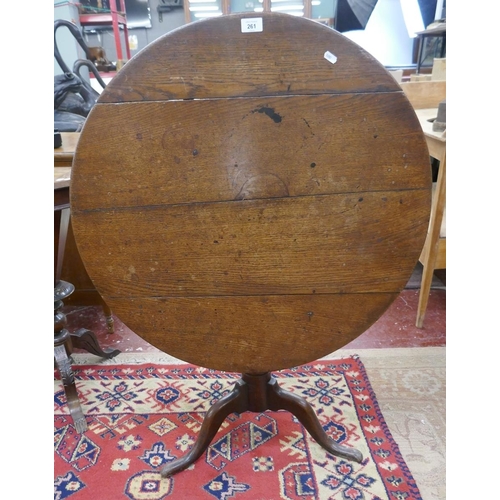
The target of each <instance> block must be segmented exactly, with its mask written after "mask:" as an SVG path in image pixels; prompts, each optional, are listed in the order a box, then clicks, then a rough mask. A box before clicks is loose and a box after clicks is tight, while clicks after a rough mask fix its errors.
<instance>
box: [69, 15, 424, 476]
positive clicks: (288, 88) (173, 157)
mask: <svg viewBox="0 0 500 500" xmlns="http://www.w3.org/2000/svg"><path fill="white" fill-rule="evenodd" d="M430 203H431V168H430V160H429V154H428V150H427V146H426V143H425V138H424V136H423V133H422V130H421V128H420V125H419V122H418V120H417V117H416V115H415V113H414V111H413V108H412V106H411V105H410V103H409V101H408V100H407V98H406V97H405V95H404V94H403V92H402V90H401V88H400V87H399V85H398V84H397V83H396V81H395V80H394V79H393V77H392V76H391V75H390V74H389V73H388V72H387V71H386V70H385V69H384V68H383V67H382V66H381V65H380V64H379V63H378V62H377V61H376V60H375V59H374V58H373V57H372V56H371V55H369V54H368V53H367V52H366V51H364V50H363V49H362V48H360V47H359V46H357V45H356V44H354V43H353V42H351V41H350V40H348V39H347V38H345V37H344V36H343V35H341V34H339V33H337V32H336V31H334V30H333V29H331V28H328V27H326V26H324V25H322V24H320V23H316V22H314V21H311V20H307V19H301V18H298V17H295V16H290V15H287V14H279V13H259V14H255V13H254V14H251V15H248V14H234V15H229V16H221V17H217V18H211V19H207V20H203V21H199V22H194V23H191V24H187V25H185V26H183V27H182V28H180V29H177V30H174V31H172V32H170V33H168V34H166V35H164V36H162V37H161V38H159V39H157V40H156V41H154V42H153V43H151V44H150V45H148V46H147V47H146V48H145V49H143V50H142V51H141V52H139V53H138V54H137V55H136V56H135V57H134V58H133V59H132V60H130V61H129V62H128V63H127V64H126V65H125V66H124V68H123V69H121V70H120V72H119V73H118V74H117V75H116V76H115V78H114V79H113V80H112V81H111V82H110V84H109V85H108V86H107V87H106V89H105V90H104V91H103V93H102V94H101V97H100V99H99V101H98V103H97V104H96V105H95V107H94V109H93V110H92V112H91V114H90V115H89V117H88V118H87V121H86V124H85V127H84V129H83V131H82V134H81V137H80V141H79V144H78V148H77V150H76V155H75V159H74V163H73V173H72V181H71V210H72V217H73V228H74V234H75V239H76V242H77V244H78V247H79V250H80V254H81V257H82V260H83V262H84V263H85V266H86V269H87V271H88V273H89V275H90V276H91V278H92V280H93V282H94V284H95V286H96V288H97V289H98V291H99V293H100V294H101V295H102V297H103V298H104V300H105V301H106V302H107V303H108V305H109V306H110V308H111V309H112V310H113V311H114V313H115V314H116V315H117V316H118V317H119V318H120V319H121V320H122V321H124V322H125V323H126V324H127V325H128V327H130V328H131V329H132V330H133V331H135V332H137V334H139V335H140V336H141V337H143V338H144V339H145V340H147V341H148V342H150V343H151V344H153V345H155V346H156V347H158V348H159V349H161V350H163V351H165V352H167V353H169V354H171V355H173V356H175V357H177V358H180V359H182V360H185V361H188V362H190V363H193V364H196V365H201V366H204V367H207V368H212V369H216V370H223V371H233V372H239V373H242V377H241V379H240V380H239V381H238V382H237V383H236V385H235V386H234V389H233V390H232V392H231V393H230V394H229V395H227V396H226V397H225V398H223V399H222V400H220V401H219V402H218V403H216V404H215V405H214V406H213V407H212V408H211V409H210V411H209V412H208V413H207V415H206V417H205V420H204V423H203V425H202V428H201V430H200V434H199V438H198V441H197V442H196V444H195V446H194V447H193V449H192V450H191V451H190V452H189V453H188V454H187V455H186V456H184V457H180V458H178V459H176V460H174V461H173V462H170V463H169V464H167V465H166V466H165V468H164V469H163V471H162V474H163V476H169V475H172V474H174V473H175V472H177V471H180V470H182V469H184V468H186V467H188V466H189V465H190V464H191V463H193V462H194V461H195V460H196V459H197V458H199V457H200V456H201V455H202V454H203V452H204V451H205V450H206V448H207V447H208V445H209V444H210V441H211V440H212V439H213V437H214V436H215V434H216V432H217V430H218V428H219V426H220V425H221V423H222V422H223V420H224V419H225V418H226V416H227V415H229V414H230V413H232V412H239V413H241V412H244V411H247V410H248V411H257V412H261V411H264V410H266V409H269V410H279V409H285V410H288V411H290V412H292V413H293V414H294V415H295V416H296V417H297V418H298V419H299V420H300V421H301V422H302V424H303V425H304V426H305V428H306V429H307V430H308V432H309V433H310V434H311V435H312V436H313V438H315V439H316V441H317V442H318V443H319V444H320V445H321V446H323V447H324V448H325V449H327V450H328V451H329V452H331V453H332V454H333V455H338V456H341V457H345V458H348V459H351V460H354V461H358V462H359V461H361V460H362V457H361V453H360V452H359V451H357V450H355V449H352V448H351V447H349V446H344V445H339V444H338V443H336V442H334V440H332V439H331V438H329V437H328V436H327V435H326V433H325V431H324V430H323V428H322V427H321V425H320V423H319V421H318V419H317V417H316V415H315V413H314V411H313V409H312V407H311V406H310V405H309V404H308V403H307V402H306V401H305V400H304V399H302V398H300V397H298V396H296V395H293V394H291V393H289V392H287V391H284V390H283V389H281V388H280V387H279V386H278V384H277V381H276V379H275V378H274V377H273V375H272V373H271V372H272V371H275V370H280V369H284V368H290V367H294V366H297V365H301V364H304V363H308V362H311V361H313V360H316V359H318V358H320V357H322V356H325V355H327V354H329V353H331V352H334V351H335V350H337V349H339V348H341V347H343V346H344V345H346V344H347V343H349V342H350V341H351V340H353V339H354V338H356V337H357V336H359V335H360V334H362V333H363V332H364V331H365V330H366V329H367V328H368V327H369V326H370V325H371V324H373V323H374V322H375V321H376V320H377V319H378V318H379V317H380V316H381V315H382V314H383V313H384V311H385V310H386V309H387V308H388V307H389V305H390V304H391V303H392V302H393V301H394V299H395V298H396V297H397V296H398V294H399V293H400V291H401V290H402V289H403V288H404V286H405V284H406V282H407V280H408V279H409V277H410V275H411V273H412V271H413V269H414V266H415V264H416V263H417V260H418V257H419V254H420V251H421V249H422V246H423V243H424V240H425V235H426V232H427V227H428V222H429V212H430Z"/></svg>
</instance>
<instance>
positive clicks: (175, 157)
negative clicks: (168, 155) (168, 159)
mask: <svg viewBox="0 0 500 500" xmlns="http://www.w3.org/2000/svg"><path fill="white" fill-rule="evenodd" d="M174 161H175V163H177V165H179V163H180V162H181V159H180V158H179V157H178V156H174Z"/></svg>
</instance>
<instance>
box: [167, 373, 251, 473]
mask: <svg viewBox="0 0 500 500" xmlns="http://www.w3.org/2000/svg"><path fill="white" fill-rule="evenodd" d="M247 400H248V397H247V387H246V384H245V383H244V382H242V381H241V380H238V382H236V385H235V386H234V388H233V390H232V391H231V392H230V393H229V394H228V395H227V396H224V397H223V398H222V399H221V400H220V401H218V402H217V403H215V404H214V405H213V406H212V407H211V408H210V410H208V412H207V414H206V415H205V419H204V420H203V424H202V425H201V429H200V434H199V436H198V439H197V440H196V443H195V444H194V446H193V448H192V449H191V450H190V451H189V452H188V453H187V454H186V455H184V456H183V457H180V458H178V459H176V460H174V461H172V462H170V463H168V464H167V465H165V466H164V467H163V469H162V470H161V475H162V477H169V476H172V475H173V474H175V473H176V472H179V471H181V470H184V469H186V468H187V467H189V466H190V465H191V464H192V463H193V462H195V461H196V460H198V458H200V457H201V455H203V452H204V451H205V450H206V449H207V448H208V446H209V445H210V443H211V442H212V439H213V438H214V437H215V435H216V434H217V431H218V430H219V428H220V426H221V425H222V422H224V420H225V418H226V417H227V416H228V415H230V414H231V413H243V412H244V411H246V410H247V406H248V403H247Z"/></svg>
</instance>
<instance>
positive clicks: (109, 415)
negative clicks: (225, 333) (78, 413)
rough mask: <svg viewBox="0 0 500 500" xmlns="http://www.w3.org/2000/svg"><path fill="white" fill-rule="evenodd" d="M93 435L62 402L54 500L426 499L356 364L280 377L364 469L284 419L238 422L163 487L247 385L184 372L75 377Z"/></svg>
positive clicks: (98, 371)
mask: <svg viewBox="0 0 500 500" xmlns="http://www.w3.org/2000/svg"><path fill="white" fill-rule="evenodd" d="M74 372H75V378H76V380H77V388H78V390H79V394H80V400H81V403H82V408H83V411H84V414H85V415H86V418H87V423H88V430H87V431H86V432H85V434H83V435H79V434H77V433H76V431H75V428H74V426H73V423H72V420H71V418H70V417H69V412H68V408H67V405H66V404H65V403H66V401H65V396H64V391H63V389H62V383H61V382H60V381H59V380H56V381H55V395H54V447H55V454H54V473H55V483H54V498H55V499H56V500H62V499H67V498H69V499H71V500H85V499H89V500H90V499H91V500H114V499H122V498H124V499H126V498H129V499H131V500H161V499H179V500H191V499H195V500H196V499H200V500H202V499H206V500H215V499H218V500H227V499H233V498H234V499H236V500H245V499H247V500H279V499H290V500H295V499H302V500H323V499H324V500H336V499H339V500H340V499H343V500H344V499H347V500H362V499H363V500H382V499H384V500H385V499H387V500H398V499H399V500H410V499H415V500H416V499H421V498H423V497H422V496H421V494H420V491H419V488H418V486H417V484H416V482H415V480H414V478H413V476H412V473H411V471H410V470H409V468H408V466H407V463H406V462H405V460H404V458H403V456H402V454H401V452H400V449H399V447H398V445H397V443H396V442H395V440H394V439H393V436H392V434H391V432H390V430H389V428H388V426H387V424H386V421H385V420H384V416H383V414H382V412H381V410H380V407H379V404H378V402H377V399H376V396H375V393H374V391H373V389H372V386H371V383H370V380H369V379H368V375H367V372H366V370H365V367H364V365H363V363H362V362H361V360H360V358H359V357H358V356H357V355H352V356H348V357H345V358H343V359H337V360H334V359H332V360H324V361H317V362H314V363H312V364H310V365H303V366H300V367H297V368H294V369H290V370H283V371H280V372H274V375H275V376H276V378H277V379H278V382H279V384H280V385H281V387H283V388H284V389H286V390H288V391H291V392H293V393H295V394H297V395H299V396H301V397H303V398H305V399H306V400H307V401H308V402H309V403H310V404H311V405H312V407H313V408H314V410H315V412H316V414H317V416H318V418H319V420H320V422H321V424H322V426H323V428H324V429H325V431H326V432H327V434H328V435H329V436H330V437H331V438H332V439H334V440H335V441H336V442H338V443H340V444H343V445H348V446H352V447H355V448H357V449H358V450H360V451H361V452H362V454H363V457H364V461H363V462H362V464H356V463H354V462H349V461H346V460H345V459H341V458H338V457H334V456H333V455H331V454H329V453H328V452H326V451H325V450H324V449H323V448H321V447H320V446H319V445H318V444H317V443H316V442H315V441H314V440H313V439H312V438H311V437H310V436H309V434H308V433H307V432H306V431H305V430H304V428H303V427H302V425H301V424H300V423H299V422H298V421H297V420H296V418H295V417H293V415H291V414H290V413H289V412H286V411H279V412H269V411H266V412H264V413H251V412H245V413H243V414H241V415H238V414H232V415H230V416H229V417H228V418H227V419H226V420H225V422H224V423H223V425H222V427H221V428H220V429H219V432H218V434H217V435H216V437H215V438H214V440H213V441H212V443H211V445H210V447H209V448H208V450H207V452H206V453H205V454H204V455H203V456H202V457H201V458H200V459H199V460H198V461H197V462H195V464H193V465H191V467H190V468H188V469H187V470H185V471H181V472H179V473H177V474H176V475H174V476H173V477H171V478H165V479H162V478H161V476H160V469H161V468H162V465H163V464H165V463H166V462H168V461H171V460H173V459H174V458H176V457H178V456H181V455H184V454H185V453H186V452H187V451H188V450H189V449H190V448H191V447H192V446H193V444H194V442H195V440H196V438H197V435H198V432H199V430H200V426H201V423H202V421H203V418H204V415H205V413H206V412H207V410H208V409H209V408H210V406H211V405H213V404H214V403H215V402H216V401H218V400H219V399H220V398H221V397H222V396H224V395H225V394H226V393H227V392H228V391H229V390H230V389H231V388H232V386H233V384H234V382H235V381H236V380H237V379H238V378H239V374H234V373H224V372H217V371H214V370H209V369H205V368H200V367H196V366H192V365H186V364H173V365H164V364H136V365H134V364H127V365H123V364H121V365H113V364H109V365H108V364H96V365H79V366H74Z"/></svg>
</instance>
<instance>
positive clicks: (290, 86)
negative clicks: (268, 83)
mask: <svg viewBox="0 0 500 500" xmlns="http://www.w3.org/2000/svg"><path fill="white" fill-rule="evenodd" d="M291 88H292V84H291V83H289V84H288V87H287V88H286V91H287V92H290V89H291Z"/></svg>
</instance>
